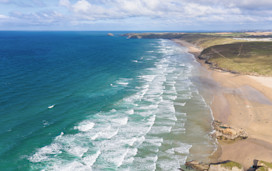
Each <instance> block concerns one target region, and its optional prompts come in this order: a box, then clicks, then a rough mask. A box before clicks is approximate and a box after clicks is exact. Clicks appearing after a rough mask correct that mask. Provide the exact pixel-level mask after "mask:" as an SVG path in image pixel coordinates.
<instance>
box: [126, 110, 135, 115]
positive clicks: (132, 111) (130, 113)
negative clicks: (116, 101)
mask: <svg viewBox="0 0 272 171" xmlns="http://www.w3.org/2000/svg"><path fill="white" fill-rule="evenodd" d="M126 113H127V114H129V115H133V114H134V109H130V110H128V111H126Z"/></svg>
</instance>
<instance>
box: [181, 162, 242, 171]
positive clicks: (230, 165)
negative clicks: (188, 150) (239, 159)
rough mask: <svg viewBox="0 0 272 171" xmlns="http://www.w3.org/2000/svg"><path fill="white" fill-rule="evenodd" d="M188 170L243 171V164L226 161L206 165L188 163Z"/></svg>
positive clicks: (186, 164)
mask: <svg viewBox="0 0 272 171" xmlns="http://www.w3.org/2000/svg"><path fill="white" fill-rule="evenodd" d="M185 166H186V170H190V169H191V170H196V171H219V170H220V171H243V170H244V168H243V166H242V165H241V164H239V163H236V162H234V161H224V162H220V163H211V164H205V163H201V162H198V161H194V160H193V161H188V162H186V163H185Z"/></svg>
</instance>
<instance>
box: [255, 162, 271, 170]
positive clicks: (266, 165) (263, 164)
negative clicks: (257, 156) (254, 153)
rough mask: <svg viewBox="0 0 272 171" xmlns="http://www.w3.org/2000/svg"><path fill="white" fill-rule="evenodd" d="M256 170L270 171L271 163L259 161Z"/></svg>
mask: <svg viewBox="0 0 272 171" xmlns="http://www.w3.org/2000/svg"><path fill="white" fill-rule="evenodd" d="M256 168H257V169H256V171H272V163H269V162H266V161H262V160H259V161H258V162H257V166H256Z"/></svg>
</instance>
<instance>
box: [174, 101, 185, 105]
mask: <svg viewBox="0 0 272 171" xmlns="http://www.w3.org/2000/svg"><path fill="white" fill-rule="evenodd" d="M174 105H176V106H185V105H186V102H185V103H180V102H175V103H174Z"/></svg>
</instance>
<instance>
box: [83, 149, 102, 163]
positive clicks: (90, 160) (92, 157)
mask: <svg viewBox="0 0 272 171" xmlns="http://www.w3.org/2000/svg"><path fill="white" fill-rule="evenodd" d="M100 154H101V151H100V150H98V151H97V152H96V153H95V154H93V155H88V156H86V157H84V158H83V159H82V160H83V162H84V163H85V164H86V165H87V166H90V167H91V166H92V165H93V164H94V163H95V162H96V159H97V158H98V157H99V155H100Z"/></svg>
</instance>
